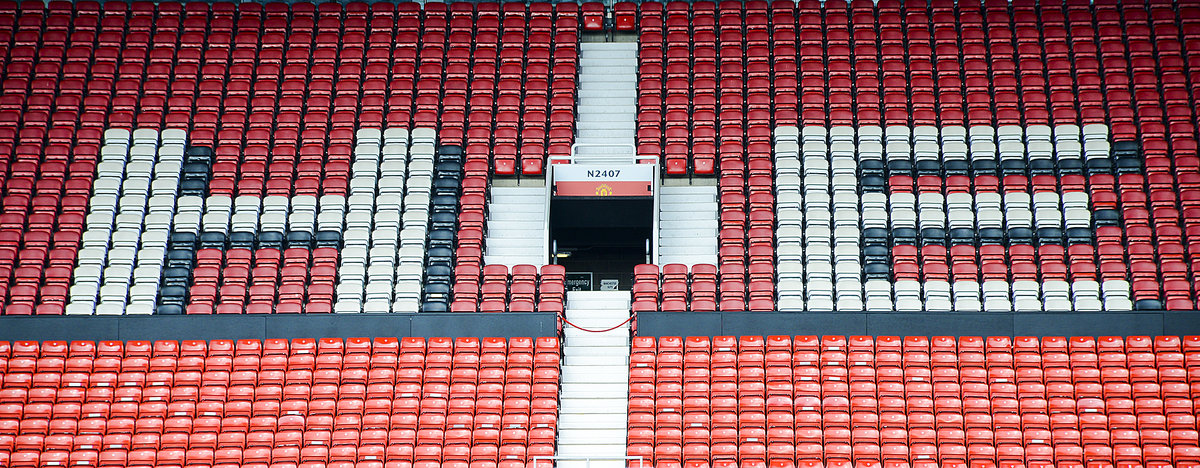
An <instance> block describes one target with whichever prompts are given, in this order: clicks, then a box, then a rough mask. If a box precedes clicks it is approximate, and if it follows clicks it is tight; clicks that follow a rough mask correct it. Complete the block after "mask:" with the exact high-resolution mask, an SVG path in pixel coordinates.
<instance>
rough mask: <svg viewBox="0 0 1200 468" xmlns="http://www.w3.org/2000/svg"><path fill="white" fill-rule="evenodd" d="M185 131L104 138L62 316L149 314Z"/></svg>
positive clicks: (116, 132)
mask: <svg viewBox="0 0 1200 468" xmlns="http://www.w3.org/2000/svg"><path fill="white" fill-rule="evenodd" d="M186 137H187V135H186V132H184V131H183V130H178V129H167V130H163V131H162V132H161V134H160V132H158V131H156V130H153V129H136V130H133V131H132V132H131V131H129V130H124V129H109V130H107V131H105V132H104V140H103V146H102V147H101V154H100V160H99V161H98V162H97V174H96V178H95V179H94V182H93V194H92V197H91V200H90V205H89V207H88V215H87V218H86V220H85V226H84V232H83V235H82V242H81V246H80V247H81V248H80V250H79V253H78V263H77V265H76V267H75V271H74V281H73V283H72V286H71V288H70V291H69V295H68V303H67V307H66V313H68V314H71V315H89V314H104V315H120V314H151V313H153V312H154V306H155V304H156V301H157V299H158V288H159V282H160V275H161V271H162V266H163V261H164V258H165V256H166V250H167V241H168V237H169V235H170V232H171V223H172V219H173V216H174V213H175V199H176V196H177V193H178V189H179V177H180V171H181V170H182V165H183V154H184V145H185V143H186Z"/></svg>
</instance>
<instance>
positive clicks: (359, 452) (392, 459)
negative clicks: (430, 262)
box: [0, 338, 559, 468]
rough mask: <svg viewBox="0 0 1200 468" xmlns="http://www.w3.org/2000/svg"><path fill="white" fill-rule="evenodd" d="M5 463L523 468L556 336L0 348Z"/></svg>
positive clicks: (547, 431)
mask: <svg viewBox="0 0 1200 468" xmlns="http://www.w3.org/2000/svg"><path fill="white" fill-rule="evenodd" d="M0 363H2V366H0V375H2V376H3V385H2V386H0V465H3V466H7V467H13V468H16V467H42V466H55V465H58V466H65V465H68V464H69V465H72V466H76V465H87V466H128V467H133V466H138V467H151V466H155V467H171V466H174V467H180V468H182V467H199V466H213V467H217V466H219V467H234V466H246V467H268V466H292V467H311V468H315V467H318V466H330V467H333V466H338V467H358V468H368V467H377V468H382V467H414V466H420V467H434V466H454V467H463V468H465V467H468V466H501V467H525V466H526V461H527V460H528V458H529V457H532V456H536V455H551V454H553V451H554V434H555V428H556V420H557V413H558V408H557V402H558V381H559V376H558V373H559V349H558V340H557V339H555V338H538V339H536V340H534V339H530V338H512V339H509V340H505V339H503V338H483V339H479V338H457V339H451V338H431V339H428V340H425V339H422V338H403V339H400V340H397V339H395V338H375V339H373V340H372V339H366V338H350V339H347V340H345V341H343V340H342V339H338V338H322V339H319V340H313V339H296V340H291V341H290V342H289V341H288V340H280V339H267V340H262V341H259V340H238V341H236V342H235V341H231V340H215V341H212V342H204V341H183V342H175V341H154V342H150V341H129V342H119V341H101V342H98V343H94V342H83V341H75V342H65V341H47V342H43V343H41V344H40V345H39V343H38V342H29V341H18V342H13V343H9V342H0Z"/></svg>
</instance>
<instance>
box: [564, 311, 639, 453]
mask: <svg viewBox="0 0 1200 468" xmlns="http://www.w3.org/2000/svg"><path fill="white" fill-rule="evenodd" d="M565 314H566V316H567V320H568V321H570V322H571V323H574V324H576V325H579V326H581V327H584V328H589V329H607V328H610V327H612V326H614V325H617V324H619V323H622V322H626V321H627V320H628V319H629V316H630V315H629V314H630V294H629V292H628V291H571V292H568V293H567V303H566V307H565ZM629 328H630V324H629V323H627V322H626V323H623V324H622V325H621V326H619V327H617V328H615V329H613V330H610V331H606V332H602V333H594V332H588V331H583V330H580V329H577V328H575V327H572V326H571V325H565V326H564V329H563V334H564V335H565V339H564V343H563V368H562V389H561V392H560V401H559V418H558V445H557V450H556V452H555V454H556V456H558V457H561V458H560V459H559V461H558V466H560V467H571V468H575V467H579V468H582V467H585V466H589V467H594V468H609V467H611V468H619V467H624V466H625V465H626V463H625V461H624V459H623V458H624V457H625V454H626V453H627V451H628V448H627V445H626V436H627V435H628V431H627V427H628V416H627V411H628V403H629V347H630V339H629ZM591 457H594V459H592V460H584V459H585V458H591Z"/></svg>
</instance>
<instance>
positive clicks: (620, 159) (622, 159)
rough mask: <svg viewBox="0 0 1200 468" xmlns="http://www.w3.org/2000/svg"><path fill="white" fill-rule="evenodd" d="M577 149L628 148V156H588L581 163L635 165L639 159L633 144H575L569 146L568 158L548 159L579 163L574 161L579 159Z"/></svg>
mask: <svg viewBox="0 0 1200 468" xmlns="http://www.w3.org/2000/svg"><path fill="white" fill-rule="evenodd" d="M579 148H628V149H629V154H628V155H624V154H611V155H609V154H603V155H600V154H598V155H588V156H584V157H583V158H582V159H585V161H582V162H592V161H596V162H604V163H618V164H637V162H638V159H639V158H638V156H637V146H634V145H633V144H630V143H575V144H573V145H571V155H570V156H568V157H566V158H563V157H557V158H550V159H551V160H562V159H566V160H567V162H569V163H575V162H579V161H576V159H577V158H579V155H578V154H577V153H578V150H579Z"/></svg>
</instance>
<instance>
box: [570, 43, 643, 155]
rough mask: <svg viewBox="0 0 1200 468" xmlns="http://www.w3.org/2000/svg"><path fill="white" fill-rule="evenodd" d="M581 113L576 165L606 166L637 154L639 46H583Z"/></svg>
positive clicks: (593, 44) (580, 81) (578, 126)
mask: <svg viewBox="0 0 1200 468" xmlns="http://www.w3.org/2000/svg"><path fill="white" fill-rule="evenodd" d="M577 112H578V114H577V117H576V119H577V121H576V125H575V133H576V134H575V143H576V144H578V145H580V146H579V148H578V150H577V151H576V158H575V159H576V162H579V163H589V162H595V163H603V162H607V161H609V160H611V159H610V158H623V159H626V160H627V159H628V158H629V157H631V156H633V155H634V146H633V142H634V139H633V137H634V133H635V132H636V129H637V43H634V42H585V43H582V44H580V55H579V107H578V108H577ZM591 145H603V146H591Z"/></svg>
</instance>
